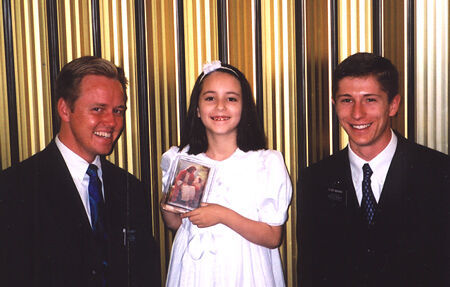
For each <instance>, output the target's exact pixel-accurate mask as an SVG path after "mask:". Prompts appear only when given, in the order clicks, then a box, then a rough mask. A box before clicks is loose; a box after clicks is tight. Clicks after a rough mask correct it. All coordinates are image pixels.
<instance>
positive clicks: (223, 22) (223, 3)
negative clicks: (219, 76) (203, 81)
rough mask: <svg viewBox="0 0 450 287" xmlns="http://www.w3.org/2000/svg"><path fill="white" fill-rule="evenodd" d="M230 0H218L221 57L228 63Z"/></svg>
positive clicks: (221, 59)
mask: <svg viewBox="0 0 450 287" xmlns="http://www.w3.org/2000/svg"><path fill="white" fill-rule="evenodd" d="M227 3H228V0H217V18H218V19H217V20H218V21H217V22H218V26H219V27H218V28H219V59H220V61H222V63H228V25H227V22H228V13H227Z"/></svg>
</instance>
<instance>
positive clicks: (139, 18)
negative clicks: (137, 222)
mask: <svg viewBox="0 0 450 287" xmlns="http://www.w3.org/2000/svg"><path fill="white" fill-rule="evenodd" d="M135 13H136V15H135V17H136V19H135V21H136V58H137V61H136V65H137V67H136V70H137V83H136V84H137V96H138V97H137V98H138V99H137V100H138V104H139V131H140V134H139V140H140V141H139V145H140V155H141V180H142V182H143V183H144V184H145V185H146V186H149V184H150V173H149V170H150V161H149V160H150V137H149V113H148V106H149V105H148V97H147V94H148V83H147V45H146V37H145V6H144V1H143V0H137V1H136V4H135Z"/></svg>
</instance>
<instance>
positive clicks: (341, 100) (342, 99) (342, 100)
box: [339, 98, 352, 104]
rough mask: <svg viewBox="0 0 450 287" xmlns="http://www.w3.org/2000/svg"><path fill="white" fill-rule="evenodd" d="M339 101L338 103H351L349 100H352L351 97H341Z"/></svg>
mask: <svg viewBox="0 0 450 287" xmlns="http://www.w3.org/2000/svg"><path fill="white" fill-rule="evenodd" d="M339 102H340V103H344V104H347V103H351V102H352V99H350V98H341V99H340V100H339Z"/></svg>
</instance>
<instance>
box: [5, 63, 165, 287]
mask: <svg viewBox="0 0 450 287" xmlns="http://www.w3.org/2000/svg"><path fill="white" fill-rule="evenodd" d="M126 85H127V79H126V78H125V75H124V72H123V70H122V69H121V68H118V67H116V66H115V65H114V64H112V63H111V62H109V61H106V60H104V59H101V58H97V57H92V56H86V57H81V58H78V59H75V60H73V61H72V62H70V63H68V64H67V65H65V66H64V67H63V69H62V70H61V72H60V74H59V75H58V78H57V82H56V86H57V88H56V89H57V97H58V106H57V109H58V115H59V118H60V130H59V133H58V135H57V136H56V137H55V139H54V140H53V141H52V142H51V143H50V144H49V145H48V146H47V147H46V148H45V149H44V150H43V151H41V152H39V153H37V154H36V155H34V156H32V157H31V158H29V159H27V160H25V161H23V162H21V163H19V164H18V165H15V166H13V167H11V168H9V169H7V170H5V171H3V172H1V173H0V186H1V192H0V229H1V231H0V234H1V236H0V237H1V239H0V260H1V261H0V263H1V266H0V282H1V285H2V286H46V287H49V286H66V287H67V286H74V287H75V286H77V287H79V286H92V287H94V286H95V287H100V286H102V287H104V286H108V287H109V286H118V287H119V286H120V287H123V286H154V285H152V284H155V283H156V284H158V282H160V274H159V264H160V263H159V252H158V248H157V246H156V243H155V242H154V239H153V237H152V235H151V221H150V216H151V214H150V210H149V207H150V205H149V194H148V192H146V191H145V190H144V188H143V186H142V184H141V183H140V182H139V181H138V180H137V179H136V178H135V177H134V176H132V175H131V174H129V173H127V172H126V171H124V170H123V169H121V168H119V167H116V166H114V165H113V164H111V163H110V162H109V161H107V160H106V159H105V158H104V156H105V155H108V154H110V153H111V151H112V149H113V147H114V145H115V143H116V141H117V139H118V138H119V136H120V134H121V133H122V130H123V127H124V113H125V110H126Z"/></svg>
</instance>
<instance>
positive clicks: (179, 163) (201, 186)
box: [162, 155, 214, 213]
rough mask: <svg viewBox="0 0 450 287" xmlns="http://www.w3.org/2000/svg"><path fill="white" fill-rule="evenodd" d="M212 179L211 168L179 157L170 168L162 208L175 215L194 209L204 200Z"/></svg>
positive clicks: (182, 156) (192, 159)
mask: <svg viewBox="0 0 450 287" xmlns="http://www.w3.org/2000/svg"><path fill="white" fill-rule="evenodd" d="M213 177H214V168H213V166H211V165H209V164H207V163H204V162H201V161H199V160H197V159H194V158H192V157H189V156H185V155H180V156H179V157H178V158H177V159H176V162H175V164H174V165H173V166H172V168H171V171H170V174H169V184H168V185H167V186H166V190H165V191H164V193H165V195H166V199H165V201H164V203H163V204H162V208H163V209H165V210H168V211H172V212H176V213H184V212H188V211H191V210H194V209H196V208H197V207H199V206H200V202H202V201H205V200H206V197H207V194H208V193H209V189H210V186H211V182H212V178H213Z"/></svg>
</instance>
